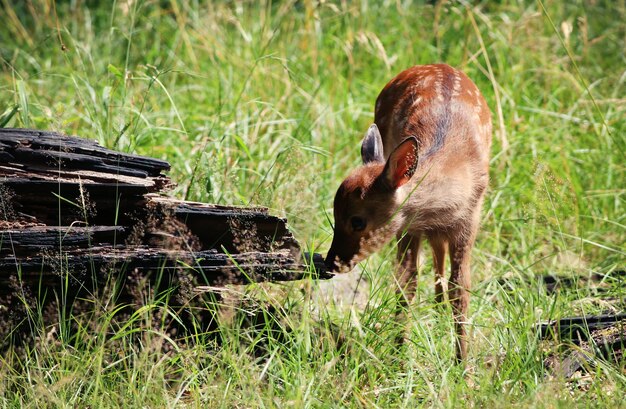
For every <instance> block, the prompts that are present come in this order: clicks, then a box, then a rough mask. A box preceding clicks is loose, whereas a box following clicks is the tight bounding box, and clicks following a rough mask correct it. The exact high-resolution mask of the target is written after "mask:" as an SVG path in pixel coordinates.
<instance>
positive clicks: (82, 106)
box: [0, 0, 626, 407]
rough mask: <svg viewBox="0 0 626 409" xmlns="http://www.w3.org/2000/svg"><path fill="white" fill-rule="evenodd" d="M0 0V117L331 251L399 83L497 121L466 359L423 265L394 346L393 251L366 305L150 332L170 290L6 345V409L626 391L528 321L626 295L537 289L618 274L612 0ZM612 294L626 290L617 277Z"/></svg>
mask: <svg viewBox="0 0 626 409" xmlns="http://www.w3.org/2000/svg"><path fill="white" fill-rule="evenodd" d="M0 10H2V11H3V13H2V14H3V16H4V17H3V22H4V24H3V25H2V27H0V58H1V59H2V60H1V61H2V63H1V70H0V123H1V124H3V125H4V126H15V127H35V128H42V129H51V130H57V131H61V132H64V133H67V134H75V135H80V136H83V137H88V138H95V139H97V140H99V141H100V143H102V144H103V145H105V146H107V147H110V148H115V149H119V150H122V151H128V152H135V153H139V154H144V155H150V156H154V157H158V158H162V159H166V160H168V161H169V162H170V163H171V164H172V171H171V176H172V178H173V179H174V180H175V181H177V182H178V187H177V188H176V189H175V190H174V192H173V194H174V195H177V196H179V197H187V198H188V199H191V200H199V201H206V202H212V203H222V204H244V205H248V204H254V205H264V206H268V207H269V208H271V211H272V212H273V213H275V214H279V215H283V216H286V217H287V218H288V220H289V222H290V226H291V228H292V230H293V231H294V232H295V234H296V237H297V238H298V240H299V241H300V242H301V243H303V244H304V245H305V247H307V248H309V249H312V250H315V251H319V252H325V250H326V249H327V247H328V245H329V239H330V235H331V227H330V224H329V221H328V219H329V214H331V213H332V212H331V206H332V196H333V194H334V191H335V189H336V187H337V185H338V183H339V182H340V180H341V179H342V178H343V177H344V176H345V175H346V173H347V172H348V170H349V169H351V168H352V167H353V166H355V165H356V164H358V162H359V145H358V144H359V142H360V139H361V137H362V135H363V133H364V131H365V130H366V129H367V127H368V125H369V124H370V123H371V122H372V120H373V105H374V100H375V98H376V96H377V94H378V92H379V91H380V90H381V89H382V87H383V86H384V84H385V83H386V82H387V81H388V80H389V79H391V78H392V77H393V75H395V74H396V73H397V72H399V71H401V70H402V69H404V68H407V67H409V66H411V65H415V64H422V63H431V62H441V61H443V62H446V63H449V64H451V65H453V66H456V67H459V68H461V69H463V70H464V71H465V72H466V73H467V74H468V75H469V76H470V77H471V78H472V79H473V80H474V81H475V82H476V83H477V85H478V86H479V88H480V89H481V90H482V91H483V93H484V94H485V97H486V98H487V101H488V103H489V105H490V107H491V108H492V111H493V113H494V125H495V126H494V129H495V134H494V147H493V150H492V161H491V180H492V182H491V187H490V191H489V193H488V195H487V200H486V203H485V208H484V217H483V227H482V230H481V233H480V235H479V238H478V241H477V247H476V249H475V251H474V260H473V283H474V288H473V298H472V304H471V310H472V318H471V323H470V325H471V327H472V345H471V352H470V358H469V362H468V368H467V371H464V370H463V369H462V368H460V367H457V366H455V365H454V364H453V359H452V357H453V348H452V347H453V343H452V340H453V338H452V336H453V335H452V334H453V329H452V322H451V321H452V320H451V313H450V312H449V311H448V310H446V309H445V308H444V309H437V308H435V306H434V300H433V296H432V295H433V292H432V281H433V280H432V277H431V276H430V273H429V271H430V265H431V264H430V261H428V262H427V265H426V268H425V269H424V273H423V275H424V277H423V278H422V279H421V280H420V286H419V288H418V296H417V300H416V302H415V303H414V305H413V306H412V309H411V314H410V315H411V320H410V324H409V334H410V337H409V343H408V345H407V346H405V347H403V348H397V347H396V346H395V345H394V343H393V342H392V340H393V339H394V338H395V336H396V335H397V334H398V332H399V331H402V325H400V324H398V323H396V322H395V319H394V316H393V313H392V312H393V305H392V304H393V303H392V300H393V288H390V287H389V285H388V283H389V282H391V281H392V278H391V274H392V270H393V263H392V262H391V261H392V260H393V259H394V256H393V249H392V248H391V246H390V247H389V248H386V249H385V250H384V251H383V252H382V253H381V254H380V255H377V256H373V257H370V259H369V260H368V261H367V262H366V263H365V264H364V265H363V268H362V269H361V270H359V272H358V274H357V275H356V276H354V279H355V280H357V279H358V278H359V274H360V275H361V278H360V283H361V286H360V287H359V288H360V289H359V290H358V291H359V296H358V297H355V296H354V294H353V293H352V292H351V291H344V292H343V293H340V292H339V290H337V294H335V297H334V298H333V297H328V296H327V293H328V289H327V288H326V287H328V284H318V283H312V282H304V283H297V284H288V285H274V286H251V287H249V288H247V289H230V291H233V292H234V291H241V292H244V293H245V294H244V298H245V302H240V301H238V302H237V303H235V304H234V305H235V307H232V308H234V311H233V313H232V315H231V317H230V319H229V320H224V322H223V323H222V325H221V327H220V334H221V341H222V342H220V343H219V346H218V345H213V344H212V343H209V342H208V341H203V340H202V337H199V338H198V340H197V342H195V343H194V342H191V343H186V344H185V345H182V344H179V343H178V342H177V341H176V340H172V339H168V338H167V337H166V336H165V332H164V331H162V329H160V328H151V327H149V326H147V325H145V323H146V322H152V321H153V320H152V315H154V314H157V315H159V316H161V315H163V314H166V313H168V311H169V310H168V306H167V303H165V302H163V300H153V302H151V303H148V304H147V305H146V306H145V307H144V308H143V309H141V310H139V311H137V312H136V313H135V314H134V315H133V316H132V317H130V318H129V321H128V325H127V326H123V327H116V326H114V325H113V324H112V322H113V321H112V319H111V314H112V312H111V311H109V312H104V313H98V314H94V317H93V318H92V319H91V322H92V324H91V325H92V327H91V328H89V329H87V328H85V329H84V330H83V331H82V332H79V333H78V334H77V335H75V336H73V337H72V338H70V339H65V338H63V337H60V336H58V334H56V335H55V334H54V333H52V334H49V336H48V337H45V336H44V337H43V339H42V340H41V342H38V343H36V347H34V348H33V349H31V350H29V351H27V353H26V354H25V355H24V354H21V355H19V356H20V357H21V358H20V359H18V355H16V354H12V353H7V354H5V355H3V356H2V358H1V360H0V402H1V403H2V405H3V406H21V405H24V406H28V405H32V406H48V405H49V406H81V407H83V406H129V407H136V406H154V407H159V406H168V407H169V406H175V405H191V406H194V405H196V406H208V407H283V406H291V407H304V406H313V407H342V406H347V407H352V406H355V407H361V406H363V407H392V406H393V407H396V406H398V407H413V406H416V405H424V406H441V407H452V406H458V405H471V406H483V407H491V406H499V407H503V406H509V405H514V406H539V407H560V406H566V405H571V404H572V402H575V403H576V404H577V405H580V406H596V405H597V406H602V407H605V406H615V407H617V406H622V405H624V404H625V402H624V397H623V393H622V392H621V391H623V390H624V388H625V387H626V379H625V376H624V366H623V363H622V364H621V366H620V365H615V364H609V363H603V362H600V363H599V364H598V365H596V366H594V367H593V368H591V372H590V373H589V375H585V376H583V377H581V378H579V379H574V380H566V379H560V378H558V377H557V378H550V377H549V375H548V372H547V371H546V369H545V368H544V365H543V355H542V352H543V349H544V346H543V345H542V344H540V343H539V341H538V340H537V338H536V336H535V333H534V325H535V324H536V323H537V322H538V321H541V320H548V319H553V318H558V317H562V316H567V315H571V314H579V313H581V312H601V311H605V310H606V309H607V308H623V305H624V304H623V302H622V304H621V307H620V306H619V305H618V306H617V307H616V306H615V304H614V303H611V302H610V300H608V299H606V298H605V299H602V298H599V297H593V296H592V295H593V292H592V290H591V289H589V288H588V287H585V286H582V287H579V288H578V289H574V290H570V291H561V292H557V293H556V294H547V293H546V292H545V291H544V289H543V287H542V286H541V282H540V280H539V279H538V277H539V276H540V275H543V274H547V273H551V274H563V275H571V276H574V277H587V276H588V275H590V274H591V273H593V272H600V273H610V272H612V271H614V270H616V269H623V268H624V267H625V259H626V232H625V226H626V208H625V207H626V206H625V203H624V197H625V193H626V177H625V174H624V172H625V169H624V152H625V148H626V143H625V140H624V133H625V132H626V125H625V123H626V121H625V117H626V101H625V100H624V95H626V84H625V81H626V71H625V68H624V67H626V64H625V63H626V58H625V54H626V44H625V40H624V39H625V38H626V24H625V23H624V21H626V3H625V2H624V1H623V0H620V1H601V0H594V1H586V2H584V1H572V2H548V1H539V2H537V3H534V2H522V1H500V2H466V1H443V2H437V3H436V4H430V3H428V4H422V3H421V2H418V3H413V2H410V1H407V2H400V1H397V2H393V1H381V2H368V1H359V2H319V4H318V2H313V1H308V0H304V1H273V2H272V1H261V2H240V1H236V2H201V1H198V0H180V1H147V0H146V1H142V0H134V1H115V2H111V3H107V2H102V3H100V2H92V1H85V2H65V1H59V2H56V3H55V2H54V1H51V0H33V1H31V2H21V1H11V0H3V1H2V2H1V3H0ZM504 279H506V280H508V282H513V283H516V285H514V286H512V287H511V286H509V285H507V284H505V283H506V282H507V281H506V280H504ZM503 283H504V284H503ZM348 284H350V285H351V286H352V287H354V285H356V283H354V282H353V283H348ZM320 287H322V288H321V289H320ZM301 290H302V291H301ZM363 291H365V297H362V294H360V293H362V292H363ZM609 295H610V296H611V297H614V298H617V299H621V300H623V299H624V296H625V290H624V287H623V285H621V286H615V287H614V288H612V290H611V291H610V293H609ZM329 300H330V301H329ZM333 300H334V301H333ZM352 300H357V301H358V302H354V303H352ZM253 313H254V314H253ZM252 314H253V315H252ZM252 316H254V319H255V320H256V325H251V320H252V318H251V317H252ZM111 333H113V334H115V335H114V336H113V337H111V336H110V334H111ZM94 334H102V336H94ZM137 334H139V335H137ZM44 335H45V334H44ZM105 335H107V336H105ZM137 336H139V339H140V342H136V340H137V338H136V337H137ZM164 345H169V347H168V348H166V349H167V350H168V352H167V353H164V352H163V350H164Z"/></svg>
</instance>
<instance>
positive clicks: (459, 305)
mask: <svg viewBox="0 0 626 409" xmlns="http://www.w3.org/2000/svg"><path fill="white" fill-rule="evenodd" d="M476 230H477V226H472V227H471V228H470V229H468V230H465V231H463V232H462V233H461V234H459V235H458V237H455V238H453V239H451V240H450V264H451V265H452V266H451V267H452V272H451V274H450V280H449V282H448V299H449V300H450V304H451V305H452V314H453V316H454V327H455V330H456V334H457V339H456V359H457V361H458V362H461V361H463V360H465V358H467V345H468V339H467V328H466V327H467V325H466V323H467V316H468V310H469V301H470V288H471V279H470V259H471V253H472V247H473V245H474V238H475V236H476Z"/></svg>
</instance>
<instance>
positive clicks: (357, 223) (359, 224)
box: [350, 216, 367, 231]
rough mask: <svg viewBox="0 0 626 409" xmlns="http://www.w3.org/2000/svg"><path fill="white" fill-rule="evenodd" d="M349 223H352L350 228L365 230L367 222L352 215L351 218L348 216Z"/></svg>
mask: <svg viewBox="0 0 626 409" xmlns="http://www.w3.org/2000/svg"><path fill="white" fill-rule="evenodd" d="M350 224H351V225H352V230H354V231H363V230H365V226H366V225H367V222H366V221H365V219H364V218H362V217H359V216H353V217H352V218H350Z"/></svg>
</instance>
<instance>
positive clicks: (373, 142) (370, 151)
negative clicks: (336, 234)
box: [361, 124, 385, 165]
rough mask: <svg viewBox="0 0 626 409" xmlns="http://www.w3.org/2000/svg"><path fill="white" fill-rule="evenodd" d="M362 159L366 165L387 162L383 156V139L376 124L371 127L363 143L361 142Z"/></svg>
mask: <svg viewBox="0 0 626 409" xmlns="http://www.w3.org/2000/svg"><path fill="white" fill-rule="evenodd" d="M361 159H363V164H364V165H367V164H368V163H371V162H380V163H384V162H385V156H384V155H383V139H382V138H381V136H380V131H379V130H378V127H377V126H376V124H372V125H371V126H370V127H369V129H368V130H367V133H366V134H365V137H364V138H363V142H361Z"/></svg>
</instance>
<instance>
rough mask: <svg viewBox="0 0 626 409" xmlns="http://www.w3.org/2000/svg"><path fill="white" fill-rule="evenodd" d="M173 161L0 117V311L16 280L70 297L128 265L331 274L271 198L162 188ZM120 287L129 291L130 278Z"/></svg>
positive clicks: (147, 274) (165, 282) (177, 272)
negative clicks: (190, 194) (242, 201)
mask: <svg viewBox="0 0 626 409" xmlns="http://www.w3.org/2000/svg"><path fill="white" fill-rule="evenodd" d="M169 168H170V165H169V164H168V163H167V162H165V161H162V160H157V159H152V158H147V157H142V156H137V155H129V154H124V153H120V152H115V151H112V150H109V149H106V148H103V147H101V146H99V145H98V144H97V143H95V142H93V141H89V140H86V139H80V138H75V137H68V136H64V135H60V134H57V133H53V132H45V131H34V130H27V129H0V313H1V312H2V305H3V301H2V298H1V297H3V296H4V297H5V298H6V297H10V296H11V295H12V294H13V302H15V300H16V297H15V296H14V295H15V293H16V291H17V292H19V291H23V290H24V289H26V292H27V293H29V294H32V296H33V297H34V298H35V299H38V300H39V301H41V302H46V300H52V299H59V294H62V295H63V297H62V299H64V300H69V301H71V300H72V299H74V298H75V297H78V296H83V295H85V294H94V293H95V292H97V291H98V289H99V288H101V287H103V286H104V285H105V284H106V283H110V282H111V281H112V280H113V281H116V282H118V283H125V282H126V281H127V279H128V277H129V276H131V275H134V276H137V275H139V276H141V277H144V278H145V279H146V280H148V282H149V283H150V285H151V289H152V290H154V291H159V290H168V289H170V288H172V287H176V286H177V285H178V284H179V283H180V280H181V277H185V280H187V281H190V282H191V283H192V284H193V285H194V286H224V285H226V284H248V283H251V282H262V281H288V280H298V279H301V278H303V277H306V276H312V277H314V278H328V277H330V276H329V275H327V274H326V273H325V270H324V265H323V260H322V257H321V255H319V254H313V255H310V256H309V255H306V256H305V257H303V255H302V252H301V248H300V246H299V244H298V242H297V241H296V240H295V238H294V237H293V235H292V234H291V232H290V231H289V229H288V228H287V223H286V220H285V219H283V218H280V217H276V216H273V215H271V214H269V212H268V210H267V209H266V208H262V207H235V206H219V205H210V204H203V203H195V202H188V201H181V200H176V199H173V198H170V197H167V196H166V195H165V193H166V192H167V190H168V189H169V188H171V187H172V186H173V183H172V181H171V180H170V179H169V178H168V177H167V176H166V175H165V173H164V172H166V171H167V170H168V169H169ZM118 297H120V299H128V298H129V291H127V289H126V288H125V285H122V286H121V290H120V291H119V294H118ZM23 298H24V297H22V301H23ZM4 305H9V304H7V302H4ZM7 310H10V308H7ZM0 315H1V314H0Z"/></svg>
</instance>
